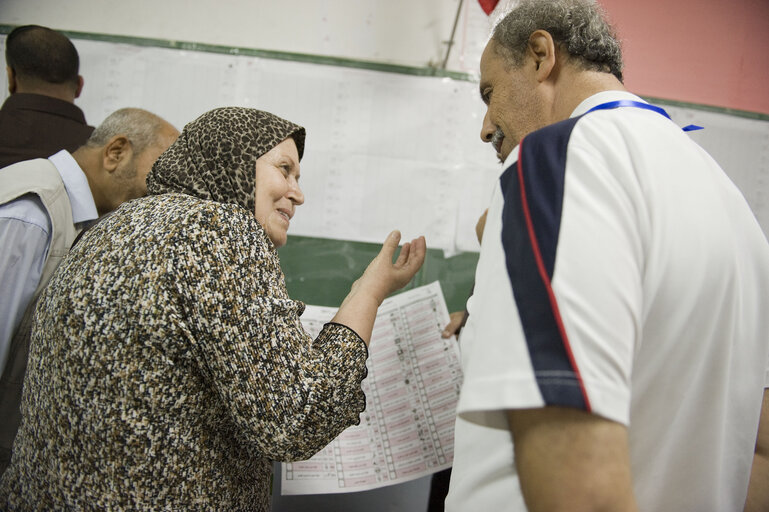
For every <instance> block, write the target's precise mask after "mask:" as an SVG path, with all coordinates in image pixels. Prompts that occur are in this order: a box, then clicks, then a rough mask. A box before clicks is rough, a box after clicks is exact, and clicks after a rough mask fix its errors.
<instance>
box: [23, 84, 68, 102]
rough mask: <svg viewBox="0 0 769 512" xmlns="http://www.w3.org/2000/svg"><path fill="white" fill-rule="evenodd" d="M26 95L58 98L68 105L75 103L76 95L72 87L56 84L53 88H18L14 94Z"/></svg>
mask: <svg viewBox="0 0 769 512" xmlns="http://www.w3.org/2000/svg"><path fill="white" fill-rule="evenodd" d="M17 93H26V94H39V95H41V96H48V97H50V98H56V99H59V100H62V101H66V102H68V103H74V102H75V94H74V92H73V91H72V88H71V87H65V86H60V85H58V84H54V85H51V86H37V87H21V86H19V87H17V88H16V91H14V94H17Z"/></svg>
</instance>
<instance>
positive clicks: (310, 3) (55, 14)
mask: <svg viewBox="0 0 769 512" xmlns="http://www.w3.org/2000/svg"><path fill="white" fill-rule="evenodd" d="M459 3H460V0H370V1H361V0H291V1H276V0H273V1H268V0H128V1H125V0H121V1H117V0H66V1H63V0H1V1H0V23H3V24H9V25H23V24H29V23H35V24H38V25H44V26H48V27H51V28H56V29H60V30H70V31H79V32H94V33H102V34H116V35H127V36H136V37H148V38H156V39H166V40H178V41H195V42H199V43H207V44H217V45H225V46H233V47H243V48H259V49H268V50H280V51H285V52H295V53H306V54H312V55H327V56H335V57H345V58H351V59H356V60H367V61H378V62H386V63H392V64H401V65H407V66H416V67H427V66H429V65H431V64H441V63H442V62H443V59H444V56H445V52H446V44H445V41H447V40H448V39H449V37H450V35H451V30H452V27H453V24H454V19H455V16H456V13H457V8H458V6H459ZM462 10H463V12H464V15H463V18H462V20H460V24H459V25H458V27H457V37H456V39H457V43H456V45H455V47H454V49H453V50H452V57H451V59H450V62H449V66H448V68H449V69H453V70H461V71H468V70H472V71H475V70H476V69H477V59H478V55H479V54H480V49H481V47H482V45H483V44H484V43H485V38H486V36H487V33H488V28H489V21H488V18H487V17H486V16H485V15H484V14H483V11H481V9H480V7H479V6H478V2H477V1H475V0H465V1H464V5H463V6H462Z"/></svg>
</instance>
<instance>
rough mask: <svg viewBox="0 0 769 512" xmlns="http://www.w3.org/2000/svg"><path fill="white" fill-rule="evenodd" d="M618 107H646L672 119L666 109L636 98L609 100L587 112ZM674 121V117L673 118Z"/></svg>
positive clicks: (690, 126)
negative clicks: (635, 99)
mask: <svg viewBox="0 0 769 512" xmlns="http://www.w3.org/2000/svg"><path fill="white" fill-rule="evenodd" d="M617 107H635V108H645V109H646V110H651V111H653V112H656V113H658V114H661V115H663V116H665V117H667V118H668V119H670V116H669V115H668V113H667V112H665V110H664V109H662V108H660V107H657V106H655V105H650V104H649V103H643V102H640V101H634V100H618V101H608V102H606V103H601V104H600V105H596V106H595V107H593V108H591V109H590V110H588V111H587V112H585V114H588V113H590V112H592V111H593V110H608V109H612V108H617ZM671 121H672V119H671ZM702 129H703V128H702V126H697V125H696V124H690V125H688V126H684V127H683V130H684V131H685V132H691V131H694V130H702Z"/></svg>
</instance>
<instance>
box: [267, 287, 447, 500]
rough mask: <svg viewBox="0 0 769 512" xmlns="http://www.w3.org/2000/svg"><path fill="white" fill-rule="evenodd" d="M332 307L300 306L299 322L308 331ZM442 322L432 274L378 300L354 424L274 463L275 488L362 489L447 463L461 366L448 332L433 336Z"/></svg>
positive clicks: (441, 300) (409, 477)
mask: <svg viewBox="0 0 769 512" xmlns="http://www.w3.org/2000/svg"><path fill="white" fill-rule="evenodd" d="M335 312H336V310H335V309H334V308H324V307H318V306H307V309H306V310H305V312H304V314H303V315H302V324H303V325H304V327H305V329H306V330H307V331H308V332H309V333H310V334H312V335H313V336H315V335H317V333H318V332H320V329H321V328H322V327H323V324H324V323H325V322H328V320H329V319H330V318H332V317H333V315H334V313H335ZM448 322H449V314H448V310H447V308H446V302H445V300H444V298H443V292H442V291H441V287H440V283H438V282H437V281H436V282H434V283H432V284H429V285H427V286H422V287H419V288H415V289H413V290H409V291H407V292H404V293H401V294H400V295H396V296H394V297H391V298H389V299H387V300H385V301H384V302H383V303H382V305H381V306H380V308H379V312H378V314H377V318H376V322H375V323H374V331H373V334H372V336H371V344H370V346H369V359H368V362H367V365H368V376H367V377H366V378H365V379H364V381H363V385H362V387H363V391H364V392H365V393H366V410H365V411H363V413H361V416H360V425H356V426H352V427H350V428H348V429H347V430H345V431H344V432H342V433H341V434H340V435H339V437H337V438H336V439H335V440H334V441H332V442H331V444H329V445H328V446H327V447H326V448H324V449H323V450H321V451H320V452H318V453H317V454H315V456H314V457H312V458H311V459H309V460H307V461H302V462H291V463H283V464H281V492H282V494H326V493H341V492H354V491H363V490H367V489H374V488H377V487H384V486H386V485H392V484H396V483H400V482H405V481H408V480H412V479H415V478H419V477H422V476H425V475H428V474H430V473H435V472H436V471H439V470H441V469H445V468H448V467H450V466H451V463H452V460H453V448H454V417H455V411H456V405H457V400H458V398H459V389H460V386H461V381H462V372H461V367H460V362H459V349H458V347H457V343H456V339H455V338H454V337H451V338H448V339H443V338H441V336H440V333H441V331H442V330H443V327H444V326H445V325H446V324H447V323H448Z"/></svg>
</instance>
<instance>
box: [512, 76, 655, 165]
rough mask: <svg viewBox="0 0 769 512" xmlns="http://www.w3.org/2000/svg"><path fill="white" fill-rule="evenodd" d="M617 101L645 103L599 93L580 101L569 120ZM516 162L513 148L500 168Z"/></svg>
mask: <svg viewBox="0 0 769 512" xmlns="http://www.w3.org/2000/svg"><path fill="white" fill-rule="evenodd" d="M617 100H633V101H642V102H644V103H646V102H645V101H644V100H643V99H642V98H640V97H639V96H636V95H635V94H632V93H629V92H627V91H601V92H599V93H596V94H593V95H592V96H588V97H587V98H585V99H584V100H582V103H580V104H579V105H577V108H575V109H574V112H572V113H571V115H570V116H569V117H570V118H571V117H577V116H581V115H582V114H584V113H585V112H587V111H588V110H590V109H591V108H593V107H595V106H596V105H600V104H601V103H606V102H609V101H617ZM517 160H518V146H515V148H513V150H512V151H511V152H510V154H509V155H507V158H506V159H505V162H504V163H503V164H502V168H503V169H507V168H508V167H510V166H511V165H512V164H513V163H514V162H516V161H517Z"/></svg>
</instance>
